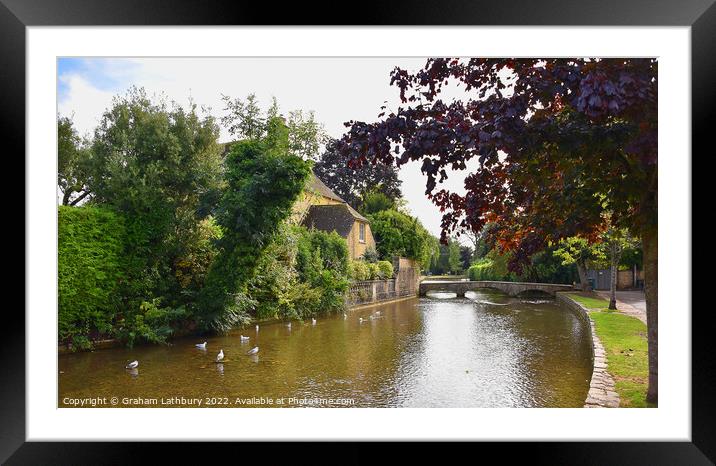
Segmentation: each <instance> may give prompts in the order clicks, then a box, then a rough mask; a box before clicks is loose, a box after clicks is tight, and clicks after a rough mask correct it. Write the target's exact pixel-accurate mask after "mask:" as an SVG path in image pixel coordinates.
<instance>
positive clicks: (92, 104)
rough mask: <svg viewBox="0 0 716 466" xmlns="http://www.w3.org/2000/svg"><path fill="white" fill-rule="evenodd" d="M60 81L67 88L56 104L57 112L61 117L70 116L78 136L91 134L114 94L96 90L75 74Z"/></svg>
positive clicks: (61, 78)
mask: <svg viewBox="0 0 716 466" xmlns="http://www.w3.org/2000/svg"><path fill="white" fill-rule="evenodd" d="M60 80H61V81H62V82H63V83H64V84H65V85H66V86H67V93H66V94H65V97H64V98H63V99H61V100H60V101H59V102H58V103H57V111H58V112H59V113H60V114H61V115H63V116H72V119H73V121H74V125H75V128H76V129H77V131H78V132H79V133H80V135H83V136H84V135H87V134H92V132H93V131H94V128H96V127H97V125H98V124H99V120H100V118H101V117H102V113H103V112H104V110H105V109H106V108H108V107H109V106H110V104H111V103H112V96H113V95H114V94H113V93H112V92H107V91H102V90H99V89H97V88H96V87H94V86H93V85H92V84H90V83H89V82H88V81H87V80H86V79H85V78H84V77H82V76H80V75H77V74H69V75H65V76H61V77H60Z"/></svg>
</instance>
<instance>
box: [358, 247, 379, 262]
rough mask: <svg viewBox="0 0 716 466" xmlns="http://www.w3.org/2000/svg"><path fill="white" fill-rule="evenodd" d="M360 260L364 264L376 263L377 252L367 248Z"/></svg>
mask: <svg viewBox="0 0 716 466" xmlns="http://www.w3.org/2000/svg"><path fill="white" fill-rule="evenodd" d="M362 259H363V260H364V261H366V262H378V251H376V250H375V248H373V247H370V248H367V249H366V250H365V252H364V253H363V257H362Z"/></svg>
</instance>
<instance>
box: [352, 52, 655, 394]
mask: <svg viewBox="0 0 716 466" xmlns="http://www.w3.org/2000/svg"><path fill="white" fill-rule="evenodd" d="M390 83H391V85H394V86H397V88H398V89H399V90H400V98H401V102H402V105H401V106H400V107H399V108H397V109H395V110H393V111H388V110H386V108H385V107H383V108H382V111H383V113H380V114H379V115H378V120H379V121H377V122H374V123H365V122H360V121H350V122H347V123H346V127H347V128H348V131H347V133H346V134H345V135H344V136H343V138H342V139H341V141H340V148H339V150H340V151H341V152H342V153H343V154H344V156H345V157H346V158H348V159H350V162H349V163H350V165H351V166H352V167H354V168H357V167H360V166H361V165H363V164H365V163H375V162H379V163H386V164H393V163H394V164H396V165H398V166H400V165H402V164H405V163H407V162H409V161H420V162H421V163H422V165H421V169H422V172H423V174H424V175H425V176H426V191H425V192H426V195H427V196H428V197H429V198H431V199H432V201H433V202H434V203H435V204H436V205H437V206H438V207H439V208H440V209H441V211H442V212H443V218H442V240H443V241H445V240H446V239H447V238H448V237H450V235H452V234H455V233H458V234H459V232H461V231H465V230H471V231H473V232H479V231H480V230H481V229H482V227H483V226H484V225H485V224H486V223H488V222H494V223H496V224H497V225H499V226H500V228H499V229H497V230H496V233H495V235H496V237H495V239H496V241H497V244H499V245H500V247H501V248H502V249H503V250H509V251H512V262H511V264H510V267H511V269H512V270H513V271H519V270H520V268H521V267H522V264H525V263H526V261H527V260H529V258H530V256H531V255H532V254H533V253H535V252H537V251H539V250H540V249H542V248H544V247H545V246H546V245H547V244H548V243H550V242H552V243H554V242H556V241H558V240H560V239H563V238H567V237H570V236H576V235H578V236H582V237H585V238H588V239H593V240H596V239H597V237H598V236H599V235H600V234H601V233H602V232H603V231H604V230H605V228H606V225H605V221H604V219H605V218H607V217H608V218H610V220H611V222H612V223H613V224H614V225H616V226H618V227H625V228H628V229H629V231H630V232H631V233H632V234H633V235H634V236H637V237H640V238H641V240H642V244H643V249H644V271H645V289H646V290H645V291H646V304H647V326H648V348H649V388H648V393H647V399H648V400H649V401H652V402H656V400H657V393H658V388H657V387H658V385H657V281H658V279H657V84H658V83H657V61H656V59H648V58H640V59H611V58H610V59H566V58H555V59H509V58H508V59H482V58H472V59H454V58H431V59H428V60H427V62H426V64H425V66H424V67H423V68H422V69H421V70H419V71H417V72H409V71H407V70H403V69H400V68H395V69H394V70H393V72H392V73H391V80H390ZM446 86H451V87H452V88H454V87H455V86H458V87H462V88H464V90H465V95H466V96H467V98H465V99H464V100H451V101H443V100H441V98H440V97H441V91H443V90H444V89H445V87H446ZM472 159H476V160H477V161H479V167H478V168H477V169H476V170H474V171H473V172H471V173H469V174H468V176H467V177H466V178H465V194H458V193H455V192H449V191H447V190H445V189H440V186H439V183H440V182H441V181H443V180H445V179H446V178H447V176H448V174H447V170H448V169H452V170H465V169H466V168H467V165H466V164H467V162H468V161H470V160H472ZM471 165H472V164H471Z"/></svg>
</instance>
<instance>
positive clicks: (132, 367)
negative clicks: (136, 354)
mask: <svg viewBox="0 0 716 466" xmlns="http://www.w3.org/2000/svg"><path fill="white" fill-rule="evenodd" d="M137 366H139V361H132V362H130V363H129V364H127V365H126V366H124V368H125V369H136V368H137Z"/></svg>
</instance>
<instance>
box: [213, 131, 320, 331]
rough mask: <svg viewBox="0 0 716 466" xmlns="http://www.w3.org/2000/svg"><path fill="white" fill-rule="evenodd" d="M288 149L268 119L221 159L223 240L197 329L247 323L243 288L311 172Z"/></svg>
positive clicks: (281, 133)
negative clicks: (259, 134) (263, 129)
mask: <svg viewBox="0 0 716 466" xmlns="http://www.w3.org/2000/svg"><path fill="white" fill-rule="evenodd" d="M288 147H289V141H288V128H287V127H286V125H285V123H284V122H283V121H282V120H281V119H280V118H273V119H272V120H270V121H269V124H268V130H267V133H266V135H265V137H263V138H260V139H249V140H245V141H239V142H238V143H236V144H234V145H233V146H232V148H231V151H230V153H229V154H228V155H227V157H226V161H225V175H224V176H225V178H226V185H227V186H226V190H225V192H224V195H223V197H222V199H221V202H220V204H219V208H218V210H217V216H216V220H217V223H218V224H219V225H220V226H221V228H222V233H223V235H222V237H221V239H220V240H219V243H218V248H219V253H218V255H217V257H216V259H215V260H214V262H213V264H212V266H211V269H210V270H209V274H208V276H207V279H206V285H205V287H204V288H203V290H202V293H201V296H200V304H201V306H200V309H201V313H200V319H201V320H200V324H201V326H202V328H206V329H209V328H212V329H215V330H219V331H226V330H228V329H229V328H231V327H232V326H234V325H236V324H238V323H241V322H243V321H245V320H246V319H247V318H248V311H249V308H248V307H249V305H250V303H251V302H250V300H249V301H247V300H246V299H245V298H246V297H247V294H246V292H247V285H248V282H249V280H251V278H252V277H253V276H254V272H255V270H256V268H257V266H258V265H259V261H260V259H261V256H262V254H263V252H264V251H265V249H266V248H267V247H268V246H269V244H270V243H271V241H272V238H273V236H274V235H275V234H276V232H277V231H278V229H279V227H280V225H281V223H282V222H283V221H284V220H285V219H287V218H288V217H289V215H290V213H291V209H292V207H293V204H294V202H295V201H296V199H297V198H298V196H299V194H300V193H301V191H302V190H303V187H304V185H305V182H306V180H307V179H308V176H309V173H310V170H311V168H310V164H309V163H308V162H306V161H304V160H302V159H301V158H300V157H298V156H296V155H294V154H293V153H292V152H290V151H289V149H288ZM247 303H248V304H247Z"/></svg>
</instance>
